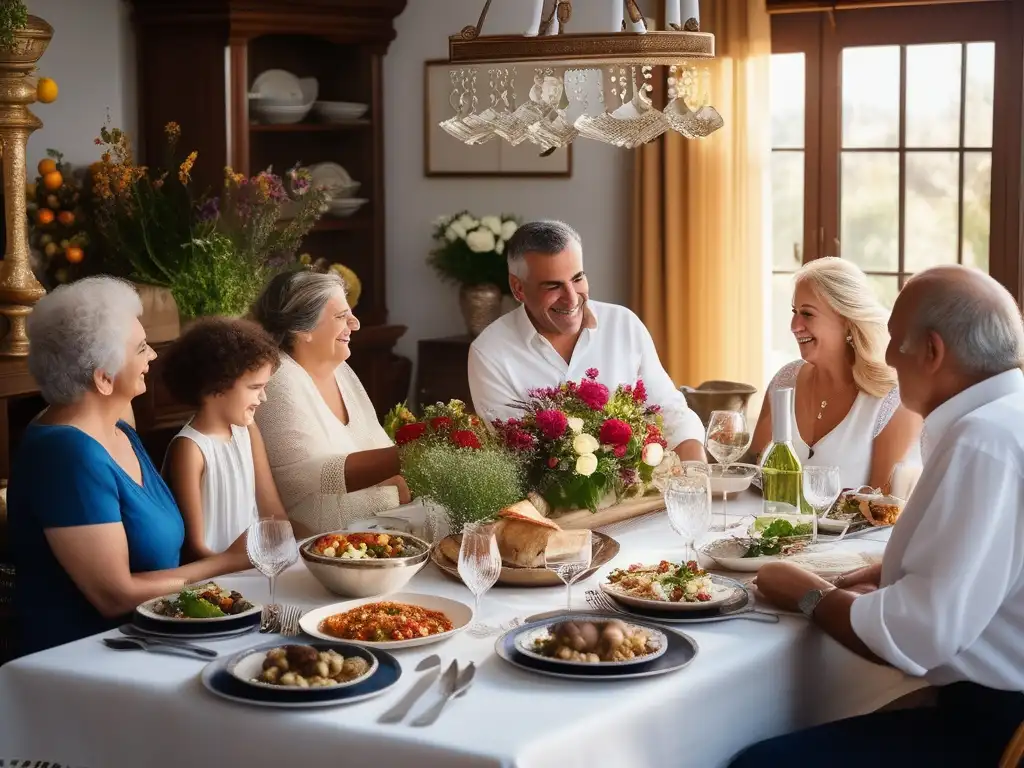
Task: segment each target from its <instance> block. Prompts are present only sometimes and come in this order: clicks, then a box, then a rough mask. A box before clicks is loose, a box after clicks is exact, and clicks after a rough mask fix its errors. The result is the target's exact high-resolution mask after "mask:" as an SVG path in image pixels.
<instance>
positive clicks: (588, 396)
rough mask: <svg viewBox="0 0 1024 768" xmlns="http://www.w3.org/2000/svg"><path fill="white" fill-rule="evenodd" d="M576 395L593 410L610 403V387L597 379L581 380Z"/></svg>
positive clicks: (598, 409)
mask: <svg viewBox="0 0 1024 768" xmlns="http://www.w3.org/2000/svg"><path fill="white" fill-rule="evenodd" d="M576 396H577V397H579V399H580V400H582V401H583V402H584V403H585V404H586V405H587V407H588V408H590V409H591V410H593V411H600V410H601V409H602V408H604V407H605V406H606V405H607V404H608V387H606V386H605V385H604V384H600V383H598V382H596V381H590V380H586V381H581V382H580V385H579V387H577V389H576Z"/></svg>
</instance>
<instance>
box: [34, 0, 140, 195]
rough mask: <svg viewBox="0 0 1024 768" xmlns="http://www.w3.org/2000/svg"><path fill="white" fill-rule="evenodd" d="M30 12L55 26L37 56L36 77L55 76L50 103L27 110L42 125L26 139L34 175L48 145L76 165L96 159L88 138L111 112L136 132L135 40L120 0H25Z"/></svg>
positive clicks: (119, 124) (114, 118)
mask: <svg viewBox="0 0 1024 768" xmlns="http://www.w3.org/2000/svg"><path fill="white" fill-rule="evenodd" d="M27 5H28V9H29V13H32V14H34V15H36V16H40V17H42V18H43V19H46V21H48V22H49V23H50V25H51V26H53V28H54V32H53V40H51V41H50V47H49V48H47V50H46V53H44V54H43V58H42V59H40V60H39V71H38V72H37V73H36V74H37V75H38V76H40V77H52V78H53V79H54V80H56V81H57V87H58V88H59V89H60V93H59V95H58V97H57V101H55V102H53V103H52V104H34V105H33V106H32V107H31V109H32V111H33V112H34V113H35V114H36V115H37V116H38V117H39V119H40V120H42V121H43V128H42V129H40V130H38V131H36V132H35V133H33V134H32V135H31V136H30V137H29V140H28V168H29V174H30V175H32V176H33V177H34V174H35V167H36V164H37V163H38V162H39V160H40V159H41V158H43V157H45V156H46V150H47V149H51V148H52V149H57V150H60V151H61V152H63V153H64V155H65V159H66V160H67V161H69V162H71V163H73V164H75V165H88V164H89V163H92V162H93V161H95V160H98V159H99V152H98V151H97V150H98V147H96V145H95V144H93V139H95V138H96V137H97V136H98V135H99V131H100V128H101V127H102V126H103V124H104V123H105V122H106V120H107V115H108V114H109V116H110V124H111V126H116V127H119V128H123V129H125V130H127V131H129V133H130V135H132V136H135V135H136V130H135V128H136V125H137V124H138V110H137V107H136V100H135V45H134V35H133V33H132V30H131V19H130V8H129V6H128V3H126V2H125V1H124V0H27Z"/></svg>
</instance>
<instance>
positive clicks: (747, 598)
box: [586, 573, 779, 625]
mask: <svg viewBox="0 0 1024 768" xmlns="http://www.w3.org/2000/svg"><path fill="white" fill-rule="evenodd" d="M711 580H712V581H713V582H714V583H715V584H717V585H721V586H723V587H729V588H731V589H732V591H733V597H732V599H731V600H729V601H728V602H725V603H722V604H720V605H718V607H716V608H708V609H706V610H703V611H689V612H674V613H673V612H670V611H659V610H657V609H653V608H644V607H639V606H635V605H625V604H623V603H619V602H615V601H611V605H610V606H609V599H608V598H606V597H605V596H604V594H603V593H601V592H597V591H594V590H588V591H587V593H586V597H587V602H588V603H589V604H590V605H591V606H593V607H594V609H595V610H596V611H598V612H602V611H604V612H607V611H608V610H614V612H615V613H618V614H620V615H621V616H626V617H629V619H630V620H632V619H634V618H638V619H641V620H645V621H653V622H656V623H657V624H672V625H674V624H702V623H710V622H718V621H731V620H733V619H737V618H743V617H747V618H751V619H756V620H758V621H766V622H772V623H777V622H778V620H779V617H778V614H774V613H768V612H765V611H759V610H757V609H756V608H755V605H756V599H755V597H754V591H753V590H752V589H751V588H750V587H749V586H748V585H746V584H743V583H741V582H739V581H736V580H735V579H730V578H729V577H728V576H722V575H720V574H717V573H712V574H711Z"/></svg>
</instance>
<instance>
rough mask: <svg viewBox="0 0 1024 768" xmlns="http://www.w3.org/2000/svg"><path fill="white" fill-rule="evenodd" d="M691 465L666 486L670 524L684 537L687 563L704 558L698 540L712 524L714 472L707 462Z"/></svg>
mask: <svg viewBox="0 0 1024 768" xmlns="http://www.w3.org/2000/svg"><path fill="white" fill-rule="evenodd" d="M687 465H688V466H687ZM687 465H684V467H683V472H682V474H679V475H676V476H675V477H673V478H672V479H671V480H669V482H668V485H667V486H666V487H665V509H666V511H667V513H668V522H669V525H671V526H672V530H674V531H675V532H676V533H678V534H679V535H680V536H682V537H683V542H684V544H685V545H686V551H685V554H684V556H683V562H684V563H686V562H689V561H690V560H694V561H697V562H699V561H700V558H699V557H698V555H697V545H696V542H697V539H698V538H699V537H700V536H703V535H704V533H705V532H706V531H707V530H708V527H709V526H710V525H711V472H710V470H709V468H708V465H707V464H701V463H699V462H687ZM691 552H692V553H693V557H691V556H690V553H691Z"/></svg>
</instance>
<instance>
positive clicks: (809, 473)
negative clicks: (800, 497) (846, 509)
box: [803, 467, 842, 544]
mask: <svg viewBox="0 0 1024 768" xmlns="http://www.w3.org/2000/svg"><path fill="white" fill-rule="evenodd" d="M803 475H804V482H803V485H804V499H806V500H807V504H808V505H809V506H810V507H811V508H812V509H813V510H814V522H813V523H812V526H813V527H812V529H811V530H812V531H813V535H812V536H811V543H812V544H813V543H816V542H817V541H818V518H819V517H821V516H822V515H823V514H825V513H826V512H827V511H828V510H829V509H830V508H831V507H832V505H833V504H835V503H836V499H838V498H839V493H840V492H841V491H842V488H841V484H842V481H841V480H840V478H839V467H804V468H803Z"/></svg>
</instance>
